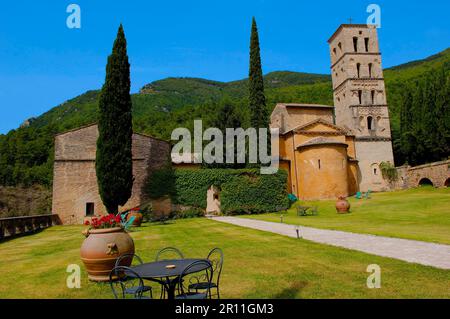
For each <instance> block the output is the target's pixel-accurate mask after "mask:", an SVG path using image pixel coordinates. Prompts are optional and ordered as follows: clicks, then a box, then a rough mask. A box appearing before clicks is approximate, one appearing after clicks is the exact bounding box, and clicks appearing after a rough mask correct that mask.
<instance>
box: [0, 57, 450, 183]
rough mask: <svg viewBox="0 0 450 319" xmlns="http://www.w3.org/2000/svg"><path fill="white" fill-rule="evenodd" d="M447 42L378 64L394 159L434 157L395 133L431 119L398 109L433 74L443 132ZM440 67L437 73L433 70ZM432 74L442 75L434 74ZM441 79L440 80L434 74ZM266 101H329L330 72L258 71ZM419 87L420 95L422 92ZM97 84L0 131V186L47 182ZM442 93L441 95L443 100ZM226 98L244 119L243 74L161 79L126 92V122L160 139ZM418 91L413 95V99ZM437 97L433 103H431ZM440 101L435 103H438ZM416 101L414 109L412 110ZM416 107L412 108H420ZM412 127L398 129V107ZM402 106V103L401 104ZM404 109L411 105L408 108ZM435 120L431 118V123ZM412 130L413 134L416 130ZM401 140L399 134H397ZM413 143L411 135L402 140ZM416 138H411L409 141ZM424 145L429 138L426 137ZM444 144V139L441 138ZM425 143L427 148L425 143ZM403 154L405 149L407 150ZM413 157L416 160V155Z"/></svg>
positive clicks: (89, 109)
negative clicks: (59, 143)
mask: <svg viewBox="0 0 450 319" xmlns="http://www.w3.org/2000/svg"><path fill="white" fill-rule="evenodd" d="M449 65H450V49H447V50H445V51H443V52H441V53H439V54H436V55H433V56H431V57H429V58H426V59H424V60H420V61H413V62H409V63H406V64H403V65H399V66H396V67H393V68H389V69H386V70H385V73H384V75H385V80H386V87H387V94H388V103H389V105H390V115H391V125H392V130H393V139H394V146H395V152H396V154H395V156H396V161H397V163H396V164H403V162H404V161H405V160H409V161H410V162H417V163H419V162H420V159H422V158H423V160H424V161H428V160H434V159H435V158H434V157H433V158H432V157H424V156H422V155H423V154H421V153H420V152H419V153H417V154H414V156H413V157H410V156H409V155H408V156H407V152H409V153H411V152H412V151H411V150H408V149H401V147H400V146H401V145H400V142H401V141H402V139H401V138H402V136H408V137H411V135H414V134H415V135H416V136H415V138H416V139H420V138H421V137H420V136H421V135H420V134H422V135H423V134H426V131H427V130H428V129H430V128H429V125H434V124H433V123H432V122H428V123H426V124H423V123H422V119H421V118H420V115H419V116H417V114H416V115H415V116H411V117H405V110H404V109H402V108H401V106H402V105H404V104H405V105H406V104H407V103H403V101H404V99H405V95H406V93H405V92H409V91H417V87H418V86H423V85H424V83H425V82H430V81H428V80H426V79H431V78H433V80H432V81H431V82H432V83H437V82H438V81H440V82H441V83H440V85H434V86H433V87H427V88H426V90H423V95H424V96H425V95H426V96H425V97H424V98H425V99H427V100H428V102H429V103H425V104H424V105H426V106H427V107H428V108H429V110H428V112H429V113H430V114H435V112H436V110H434V109H433V104H434V103H435V99H437V98H439V99H440V100H439V101H441V100H442V98H440V97H441V96H442V95H444V97H443V98H444V101H443V102H442V103H444V105H443V106H442V105H441V107H440V112H443V113H442V114H440V117H441V120H443V121H444V124H442V123H439V130H440V131H441V132H440V133H439V134H438V135H436V136H440V137H439V138H442V136H443V137H444V142H446V141H448V140H446V139H447V138H448V137H449V136H450V130H449V128H448V125H446V124H445V120H446V119H447V120H448V121H447V123H450V118H449V117H448V116H449V114H448V113H449V111H448V108H449V106H448V105H449V104H448V97H449V96H450V91H448V84H449V82H450V81H449V74H450V71H449V70H450V67H449ZM438 71H439V72H440V73H439V72H438ZM436 74H440V76H441V75H442V74H443V78H442V76H441V77H440V78H437V77H436V76H437V75H436ZM442 79H444V80H442ZM264 80H265V87H266V97H267V101H268V103H267V107H268V108H269V109H270V110H269V111H270V112H271V111H272V108H273V107H274V106H275V103H276V102H305V103H320V104H330V105H332V104H333V97H332V88H331V79H330V76H329V75H322V74H310V73H299V72H289V71H278V72H272V73H269V74H266V76H265V78H264ZM425 92H427V94H425ZM98 94H99V91H88V92H86V93H84V94H82V95H80V96H78V97H76V98H74V99H72V100H69V101H67V102H64V103H63V104H61V105H58V106H57V107H54V108H52V109H51V110H49V111H48V112H46V113H44V114H42V115H41V116H39V117H37V118H33V119H30V120H27V121H26V122H25V123H24V125H22V126H21V127H20V128H18V129H16V130H12V131H10V132H9V133H8V134H6V135H0V185H17V184H24V185H31V184H34V183H38V184H44V185H50V184H51V181H52V177H51V172H52V162H53V158H52V156H53V135H54V134H55V133H58V132H62V131H65V130H68V129H72V128H76V127H78V126H82V125H85V124H88V123H92V122H95V121H96V114H97V103H98ZM445 98H447V100H446V101H445ZM223 99H228V100H230V101H231V102H233V103H235V104H238V105H240V106H242V107H240V108H239V109H240V110H241V112H242V118H243V122H244V124H245V123H246V120H245V119H246V116H247V114H246V104H247V101H246V99H247V81H246V79H243V80H239V81H232V82H218V81H211V80H206V79H199V78H167V79H163V80H159V81H155V82H152V83H149V84H147V85H145V86H144V87H143V88H142V89H141V90H140V92H139V93H137V94H133V96H132V100H133V125H134V130H135V131H137V132H143V133H147V134H151V135H154V136H157V137H162V138H166V139H168V138H169V137H170V133H171V132H172V130H173V129H174V128H176V127H180V126H183V127H191V126H192V120H193V119H194V118H202V119H204V120H209V119H210V118H211V117H212V116H214V114H215V113H214V112H212V110H213V109H214V108H216V107H217V105H218V103H219V102H220V101H221V100H223ZM417 103H418V98H417V97H416V104H417ZM439 103H441V102H439ZM442 103H441V104H442ZM417 110H418V107H417V106H416V107H415V109H414V112H417ZM423 111H424V110H423V109H420V112H423ZM402 112H403V120H405V119H407V120H408V121H409V122H412V124H413V125H415V127H409V128H408V130H407V131H406V130H405V129H403V131H402V130H401V125H400V124H401V121H400V114H401V113H402ZM406 112H408V110H406ZM411 112H413V111H412V110H411ZM436 125H437V124H436ZM417 134H419V135H417ZM403 141H405V139H403ZM408 141H409V142H408V143H413V141H414V139H411V138H410V139H408ZM416 142H417V141H416ZM427 144H430V143H429V142H427ZM448 144H450V143H448ZM427 147H428V148H427ZM432 148H439V149H441V150H440V151H439V152H438V153H436V154H438V155H437V156H438V157H439V156H440V157H443V156H446V155H448V153H447V154H446V152H447V151H448V150H446V149H445V147H443V146H442V145H434V146H427V145H425V146H424V147H423V150H421V152H423V153H425V152H430V150H431V149H432ZM409 153H408V154H409ZM417 159H419V160H417Z"/></svg>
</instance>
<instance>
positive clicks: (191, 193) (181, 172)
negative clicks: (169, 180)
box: [172, 169, 288, 214]
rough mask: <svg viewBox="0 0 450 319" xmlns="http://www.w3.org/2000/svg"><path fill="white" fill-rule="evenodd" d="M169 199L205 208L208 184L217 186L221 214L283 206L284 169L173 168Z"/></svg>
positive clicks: (284, 191)
mask: <svg viewBox="0 0 450 319" xmlns="http://www.w3.org/2000/svg"><path fill="white" fill-rule="evenodd" d="M174 175H175V185H174V192H173V197H172V199H173V200H174V201H175V202H176V203H178V204H181V205H185V206H192V207H200V208H206V193H207V190H208V189H209V187H210V186H212V185H214V186H216V187H218V188H219V189H221V192H220V202H221V209H222V212H223V213H224V214H236V213H263V212H272V211H277V210H282V209H286V208H287V207H288V198H287V192H286V182H287V173H286V172H285V171H284V170H279V171H278V173H276V174H273V175H262V174H259V170H258V169H176V170H174Z"/></svg>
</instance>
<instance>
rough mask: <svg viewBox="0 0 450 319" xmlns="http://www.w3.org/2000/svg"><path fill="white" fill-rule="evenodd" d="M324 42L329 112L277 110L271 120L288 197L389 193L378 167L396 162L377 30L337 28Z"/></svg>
mask: <svg viewBox="0 0 450 319" xmlns="http://www.w3.org/2000/svg"><path fill="white" fill-rule="evenodd" d="M328 43H329V46H330V54H331V74H332V80H333V97H334V106H327V105H317V104H294V103H289V104H283V103H279V104H277V105H276V106H275V109H274V111H273V113H272V115H271V126H272V127H279V128H280V134H281V137H280V163H281V166H282V167H284V168H286V169H287V170H288V171H289V186H288V187H289V191H290V192H292V193H293V194H295V195H297V197H298V198H301V199H326V198H336V197H338V196H348V195H353V194H355V193H356V192H357V191H367V190H372V191H383V190H387V189H388V188H389V185H388V183H387V182H386V181H385V180H384V179H383V177H382V174H381V170H380V167H379V165H380V163H382V162H390V163H392V164H394V156H393V152H392V143H391V130H390V122H389V111H388V105H387V100H386V90H385V86H384V79H383V69H382V67H381V54H380V52H379V48H378V36H377V29H376V28H375V27H374V26H368V25H365V24H343V25H341V26H340V27H339V28H338V29H337V30H336V32H335V33H334V34H333V35H332V36H331V38H330V39H329V40H328Z"/></svg>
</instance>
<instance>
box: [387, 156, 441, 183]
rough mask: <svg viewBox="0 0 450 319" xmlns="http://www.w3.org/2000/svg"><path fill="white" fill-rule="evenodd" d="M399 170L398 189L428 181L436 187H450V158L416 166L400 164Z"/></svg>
mask: <svg viewBox="0 0 450 319" xmlns="http://www.w3.org/2000/svg"><path fill="white" fill-rule="evenodd" d="M397 172H398V181H397V182H396V183H395V188H397V189H405V188H412V187H417V186H420V185H422V184H427V183H428V182H430V183H431V184H432V185H433V186H435V187H450V160H446V161H440V162H434V163H429V164H424V165H419V166H414V167H411V166H400V167H397Z"/></svg>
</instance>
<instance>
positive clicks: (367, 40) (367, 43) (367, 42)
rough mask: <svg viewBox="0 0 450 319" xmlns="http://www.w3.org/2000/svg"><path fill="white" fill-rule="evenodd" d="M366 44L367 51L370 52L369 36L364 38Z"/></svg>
mask: <svg viewBox="0 0 450 319" xmlns="http://www.w3.org/2000/svg"><path fill="white" fill-rule="evenodd" d="M364 46H365V48H366V52H369V38H364Z"/></svg>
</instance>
